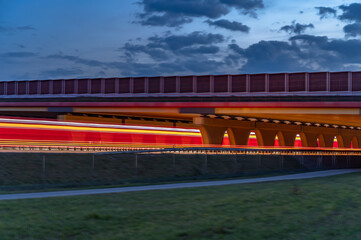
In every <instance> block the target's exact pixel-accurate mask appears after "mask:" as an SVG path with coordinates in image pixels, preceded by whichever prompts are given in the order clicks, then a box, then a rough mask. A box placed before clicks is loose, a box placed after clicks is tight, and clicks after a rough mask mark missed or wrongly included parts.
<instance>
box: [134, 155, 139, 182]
mask: <svg viewBox="0 0 361 240" xmlns="http://www.w3.org/2000/svg"><path fill="white" fill-rule="evenodd" d="M137 175H138V154H136V153H135V158H134V177H135V178H136V177H137Z"/></svg>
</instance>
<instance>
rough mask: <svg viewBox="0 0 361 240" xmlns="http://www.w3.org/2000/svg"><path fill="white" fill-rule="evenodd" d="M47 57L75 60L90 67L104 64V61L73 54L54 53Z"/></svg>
mask: <svg viewBox="0 0 361 240" xmlns="http://www.w3.org/2000/svg"><path fill="white" fill-rule="evenodd" d="M47 58H48V59H63V60H68V61H72V62H75V63H80V64H84V65H87V66H89V67H102V66H104V63H103V62H101V61H97V60H88V59H84V58H80V57H77V56H72V55H63V54H53V55H49V56H47Z"/></svg>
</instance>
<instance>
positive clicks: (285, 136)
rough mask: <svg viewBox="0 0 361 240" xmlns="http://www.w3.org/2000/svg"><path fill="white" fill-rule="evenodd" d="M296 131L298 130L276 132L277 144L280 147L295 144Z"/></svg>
mask: <svg viewBox="0 0 361 240" xmlns="http://www.w3.org/2000/svg"><path fill="white" fill-rule="evenodd" d="M297 133H298V132H296V131H279V132H278V133H277V137H278V143H279V145H280V146H282V147H285V146H288V147H293V146H294V145H295V140H296V135H297Z"/></svg>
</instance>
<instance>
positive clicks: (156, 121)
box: [0, 72, 361, 148]
mask: <svg viewBox="0 0 361 240" xmlns="http://www.w3.org/2000/svg"><path fill="white" fill-rule="evenodd" d="M360 109H361V72H310V73H307V72H303V73H272V74H267V73H265V74H241V75H206V76H164V77H136V78H93V79H56V80H29V81H3V82H0V115H2V116H21V117H36V118H39V117H40V118H54V119H62V120H68V121H95V122H111V123H121V124H140V125H142V124H143V125H155V126H174V127H192V128H199V129H200V131H201V134H202V139H203V143H204V144H214V145H220V144H222V140H223V136H224V134H225V132H227V133H228V136H229V140H230V144H231V145H246V144H247V142H248V137H249V134H250V132H251V131H253V132H255V134H256V136H257V141H258V145H259V146H273V144H274V141H275V138H276V136H277V137H278V140H279V145H280V146H294V142H295V137H296V135H297V134H299V136H300V138H301V141H302V146H305V147H317V146H320V147H332V145H333V142H334V139H335V138H336V139H337V142H338V145H339V147H345V148H349V147H351V146H352V147H354V148H359V147H361V117H360V112H361V111H360Z"/></svg>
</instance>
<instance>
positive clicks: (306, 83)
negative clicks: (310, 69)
mask: <svg viewBox="0 0 361 240" xmlns="http://www.w3.org/2000/svg"><path fill="white" fill-rule="evenodd" d="M305 80H306V81H305V90H306V92H309V91H310V76H309V75H308V73H305Z"/></svg>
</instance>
